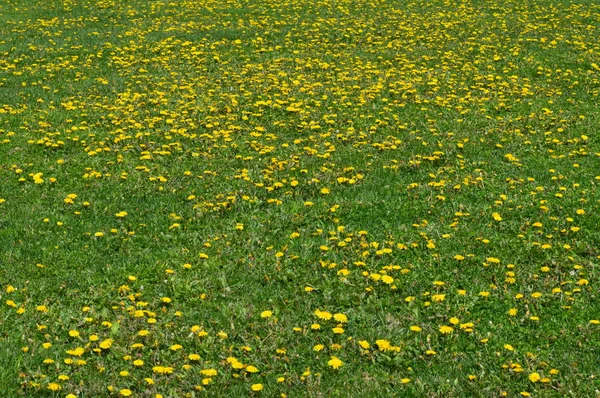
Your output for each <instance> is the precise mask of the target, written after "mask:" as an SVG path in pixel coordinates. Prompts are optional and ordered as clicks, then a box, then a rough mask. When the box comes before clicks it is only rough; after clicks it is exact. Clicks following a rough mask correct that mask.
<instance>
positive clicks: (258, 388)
mask: <svg viewBox="0 0 600 398" xmlns="http://www.w3.org/2000/svg"><path fill="white" fill-rule="evenodd" d="M250 388H251V389H252V391H262V390H263V388H264V386H263V385H262V384H260V383H257V384H252V386H251V387H250Z"/></svg>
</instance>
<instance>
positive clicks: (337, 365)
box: [327, 356, 344, 369]
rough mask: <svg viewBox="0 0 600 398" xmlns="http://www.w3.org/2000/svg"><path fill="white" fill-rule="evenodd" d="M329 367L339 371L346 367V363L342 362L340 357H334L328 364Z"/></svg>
mask: <svg viewBox="0 0 600 398" xmlns="http://www.w3.org/2000/svg"><path fill="white" fill-rule="evenodd" d="M327 365H329V366H331V367H332V368H333V369H339V368H341V367H342V366H343V365H344V362H342V361H341V360H340V359H339V358H338V357H335V356H332V357H331V359H330V360H329V361H328V362H327Z"/></svg>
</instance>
